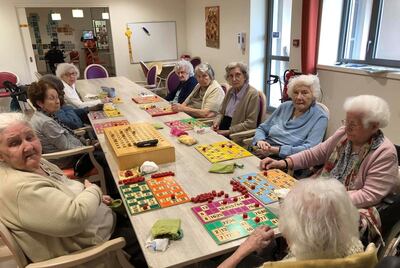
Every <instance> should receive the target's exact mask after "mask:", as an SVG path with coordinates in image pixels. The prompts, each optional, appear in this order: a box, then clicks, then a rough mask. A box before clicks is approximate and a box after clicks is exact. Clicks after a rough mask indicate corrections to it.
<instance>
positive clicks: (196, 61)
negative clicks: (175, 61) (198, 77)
mask: <svg viewBox="0 0 400 268" xmlns="http://www.w3.org/2000/svg"><path fill="white" fill-rule="evenodd" d="M190 63H191V64H192V65H193V69H196V66H197V65H199V64H200V63H201V59H200V57H193V58H191V59H190Z"/></svg>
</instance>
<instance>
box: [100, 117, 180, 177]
mask: <svg viewBox="0 0 400 268" xmlns="http://www.w3.org/2000/svg"><path fill="white" fill-rule="evenodd" d="M104 134H105V137H106V140H107V143H108V144H109V145H110V146H111V148H112V151H113V153H114V156H115V157H116V160H117V163H118V167H119V169H120V170H124V169H128V168H132V167H137V166H140V165H142V164H143V162H144V161H153V162H156V163H157V164H164V163H170V162H175V148H174V146H173V145H172V144H171V143H170V142H168V141H167V140H166V139H165V138H164V137H163V136H162V135H161V134H160V133H159V132H158V131H157V130H156V129H155V128H154V127H153V126H152V125H151V124H149V123H134V124H130V125H125V126H115V127H110V128H105V129H104ZM153 139H157V140H158V144H157V145H156V146H151V147H137V146H136V145H135V143H137V142H141V141H147V140H153Z"/></svg>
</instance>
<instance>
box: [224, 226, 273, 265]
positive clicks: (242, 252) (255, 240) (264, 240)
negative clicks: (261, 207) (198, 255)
mask: <svg viewBox="0 0 400 268" xmlns="http://www.w3.org/2000/svg"><path fill="white" fill-rule="evenodd" d="M273 238H274V230H272V229H270V228H269V227H268V226H265V225H262V226H260V227H258V228H257V229H255V230H254V232H253V233H252V234H251V235H250V236H249V237H248V238H247V239H246V241H244V242H243V243H242V244H241V245H240V247H239V248H238V249H237V250H236V251H235V252H234V253H233V254H232V255H231V256H230V257H229V258H227V259H226V260H225V261H224V262H223V263H221V264H220V265H219V266H218V268H231V267H236V266H237V265H238V264H239V263H240V262H241V260H243V259H244V258H245V257H246V256H248V255H249V254H250V253H252V252H254V251H260V250H261V249H263V248H265V247H266V246H268V245H269V244H270V243H271V241H272V239H273Z"/></svg>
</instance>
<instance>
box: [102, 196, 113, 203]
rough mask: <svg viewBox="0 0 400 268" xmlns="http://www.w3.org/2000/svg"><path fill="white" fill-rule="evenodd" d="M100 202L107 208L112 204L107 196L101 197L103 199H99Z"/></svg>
mask: <svg viewBox="0 0 400 268" xmlns="http://www.w3.org/2000/svg"><path fill="white" fill-rule="evenodd" d="M101 201H102V202H103V203H104V204H106V205H107V206H109V205H110V204H111V202H112V198H111V196H109V195H103V197H102V198H101Z"/></svg>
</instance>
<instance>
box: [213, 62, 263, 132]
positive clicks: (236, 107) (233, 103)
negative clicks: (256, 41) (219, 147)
mask: <svg viewBox="0 0 400 268" xmlns="http://www.w3.org/2000/svg"><path fill="white" fill-rule="evenodd" d="M225 71H226V74H225V79H226V81H228V83H229V84H230V85H231V86H232V88H231V89H230V90H229V91H228V92H227V93H226V95H225V98H224V100H223V102H222V104H221V109H220V110H219V114H218V115H217V117H216V119H215V120H214V123H213V129H214V130H215V131H216V132H217V133H218V134H221V135H223V136H226V137H229V135H230V134H233V133H236V132H240V131H244V130H249V129H254V128H256V127H257V117H258V114H259V110H260V105H259V96H258V92H257V89H255V88H253V87H252V86H250V85H249V72H248V68H247V65H246V64H244V63H241V62H232V63H229V64H228V66H226V68H225Z"/></svg>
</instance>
